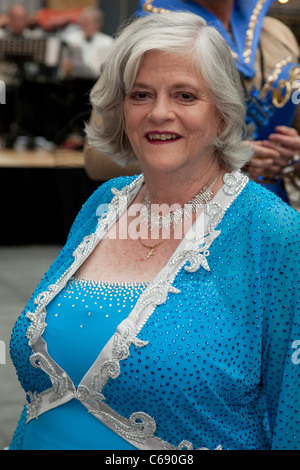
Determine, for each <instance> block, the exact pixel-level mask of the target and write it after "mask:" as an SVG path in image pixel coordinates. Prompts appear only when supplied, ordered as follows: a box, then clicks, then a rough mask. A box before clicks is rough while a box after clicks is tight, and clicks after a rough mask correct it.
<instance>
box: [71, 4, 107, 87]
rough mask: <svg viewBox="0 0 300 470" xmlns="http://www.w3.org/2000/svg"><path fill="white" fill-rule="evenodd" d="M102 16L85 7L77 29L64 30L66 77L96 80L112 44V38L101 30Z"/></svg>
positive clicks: (100, 13) (95, 9)
mask: <svg viewBox="0 0 300 470" xmlns="http://www.w3.org/2000/svg"><path fill="white" fill-rule="evenodd" d="M103 23H104V14H103V12H102V11H101V10H100V9H98V8H93V7H87V8H85V9H84V10H83V12H82V13H81V15H80V17H79V21H78V28H75V29H74V27H71V28H68V27H67V28H66V30H65V31H64V32H63V33H62V39H63V40H64V41H65V43H66V44H67V46H68V54H67V57H66V58H65V59H64V61H63V69H64V71H65V73H66V75H71V76H77V77H78V76H79V77H92V78H98V76H99V73H100V66H101V64H102V63H103V62H104V61H105V59H106V57H107V54H108V52H109V50H110V48H111V46H112V44H113V38H112V37H111V36H109V35H108V34H104V33H103V32H102V31H101V29H102V27H103Z"/></svg>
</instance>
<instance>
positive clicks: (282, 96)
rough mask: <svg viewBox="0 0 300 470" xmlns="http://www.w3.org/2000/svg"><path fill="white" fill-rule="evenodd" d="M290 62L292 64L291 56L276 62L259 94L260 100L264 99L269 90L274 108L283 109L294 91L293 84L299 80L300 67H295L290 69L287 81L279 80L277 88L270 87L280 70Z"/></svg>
mask: <svg viewBox="0 0 300 470" xmlns="http://www.w3.org/2000/svg"><path fill="white" fill-rule="evenodd" d="M290 62H293V58H292V57H291V56H287V57H286V58H284V59H282V60H280V61H279V62H277V64H276V65H275V66H274V67H273V70H272V72H271V73H270V75H269V76H268V78H267V81H266V83H265V85H264V86H263V88H262V90H261V92H260V96H261V98H265V97H266V95H267V93H268V92H269V91H270V90H271V91H272V103H273V105H274V106H275V108H283V107H284V106H285V105H286V103H287V102H288V101H289V99H290V97H291V94H292V92H293V90H295V83H297V81H298V80H299V79H300V67H296V66H295V67H292V68H291V70H290V76H289V79H288V80H284V79H282V80H279V82H278V85H277V87H276V88H273V87H272V85H273V84H274V82H275V81H276V80H277V78H278V76H279V74H280V72H281V71H282V69H283V68H284V67H285V66H286V65H287V64H289V63H290ZM299 86H300V85H299ZM299 86H298V87H299ZM298 87H297V88H298Z"/></svg>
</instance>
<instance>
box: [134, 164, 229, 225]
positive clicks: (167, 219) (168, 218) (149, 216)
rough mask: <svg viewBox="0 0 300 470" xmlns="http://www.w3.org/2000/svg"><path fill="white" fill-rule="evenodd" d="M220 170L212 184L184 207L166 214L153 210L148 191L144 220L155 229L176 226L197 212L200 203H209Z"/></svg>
mask: <svg viewBox="0 0 300 470" xmlns="http://www.w3.org/2000/svg"><path fill="white" fill-rule="evenodd" d="M219 172H220V171H218V174H217V176H216V177H215V178H214V179H213V181H212V182H211V183H210V185H209V186H207V185H206V186H204V187H203V188H202V189H201V191H199V193H198V194H196V196H195V197H194V198H193V199H191V200H190V201H188V202H187V203H186V204H185V205H184V206H183V207H180V208H178V209H176V210H175V211H171V212H169V213H168V214H166V215H161V214H159V213H157V212H155V211H153V210H152V204H151V200H150V196H149V193H148V191H147V193H146V196H145V198H144V200H143V206H142V208H141V211H140V217H141V220H142V222H143V223H145V224H147V225H148V227H149V228H150V230H154V229H155V228H156V229H157V228H158V229H162V228H165V229H169V228H170V227H172V228H174V226H175V225H178V224H179V223H180V222H181V221H182V220H184V219H186V218H188V217H190V215H191V214H192V213H193V212H196V210H197V209H198V207H199V206H200V205H204V204H207V203H208V201H210V200H211V198H212V196H213V192H212V189H213V187H214V185H215V184H216V182H217V179H218V176H219Z"/></svg>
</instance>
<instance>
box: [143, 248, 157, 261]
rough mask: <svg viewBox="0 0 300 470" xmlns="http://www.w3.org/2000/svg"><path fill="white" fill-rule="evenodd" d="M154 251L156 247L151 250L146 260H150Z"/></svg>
mask: <svg viewBox="0 0 300 470" xmlns="http://www.w3.org/2000/svg"><path fill="white" fill-rule="evenodd" d="M149 248H151V247H150V246H149ZM154 250H155V247H154V248H151V249H150V251H149V253H148V254H147V256H146V258H145V259H146V260H147V259H149V258H150V256H153V255H154Z"/></svg>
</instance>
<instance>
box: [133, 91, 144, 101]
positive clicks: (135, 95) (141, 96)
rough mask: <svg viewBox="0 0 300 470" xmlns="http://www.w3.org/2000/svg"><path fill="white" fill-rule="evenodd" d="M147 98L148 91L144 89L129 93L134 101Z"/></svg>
mask: <svg viewBox="0 0 300 470" xmlns="http://www.w3.org/2000/svg"><path fill="white" fill-rule="evenodd" d="M147 98H148V93H147V92H145V91H136V92H134V93H132V94H131V99H133V100H135V101H143V100H145V99H147Z"/></svg>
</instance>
